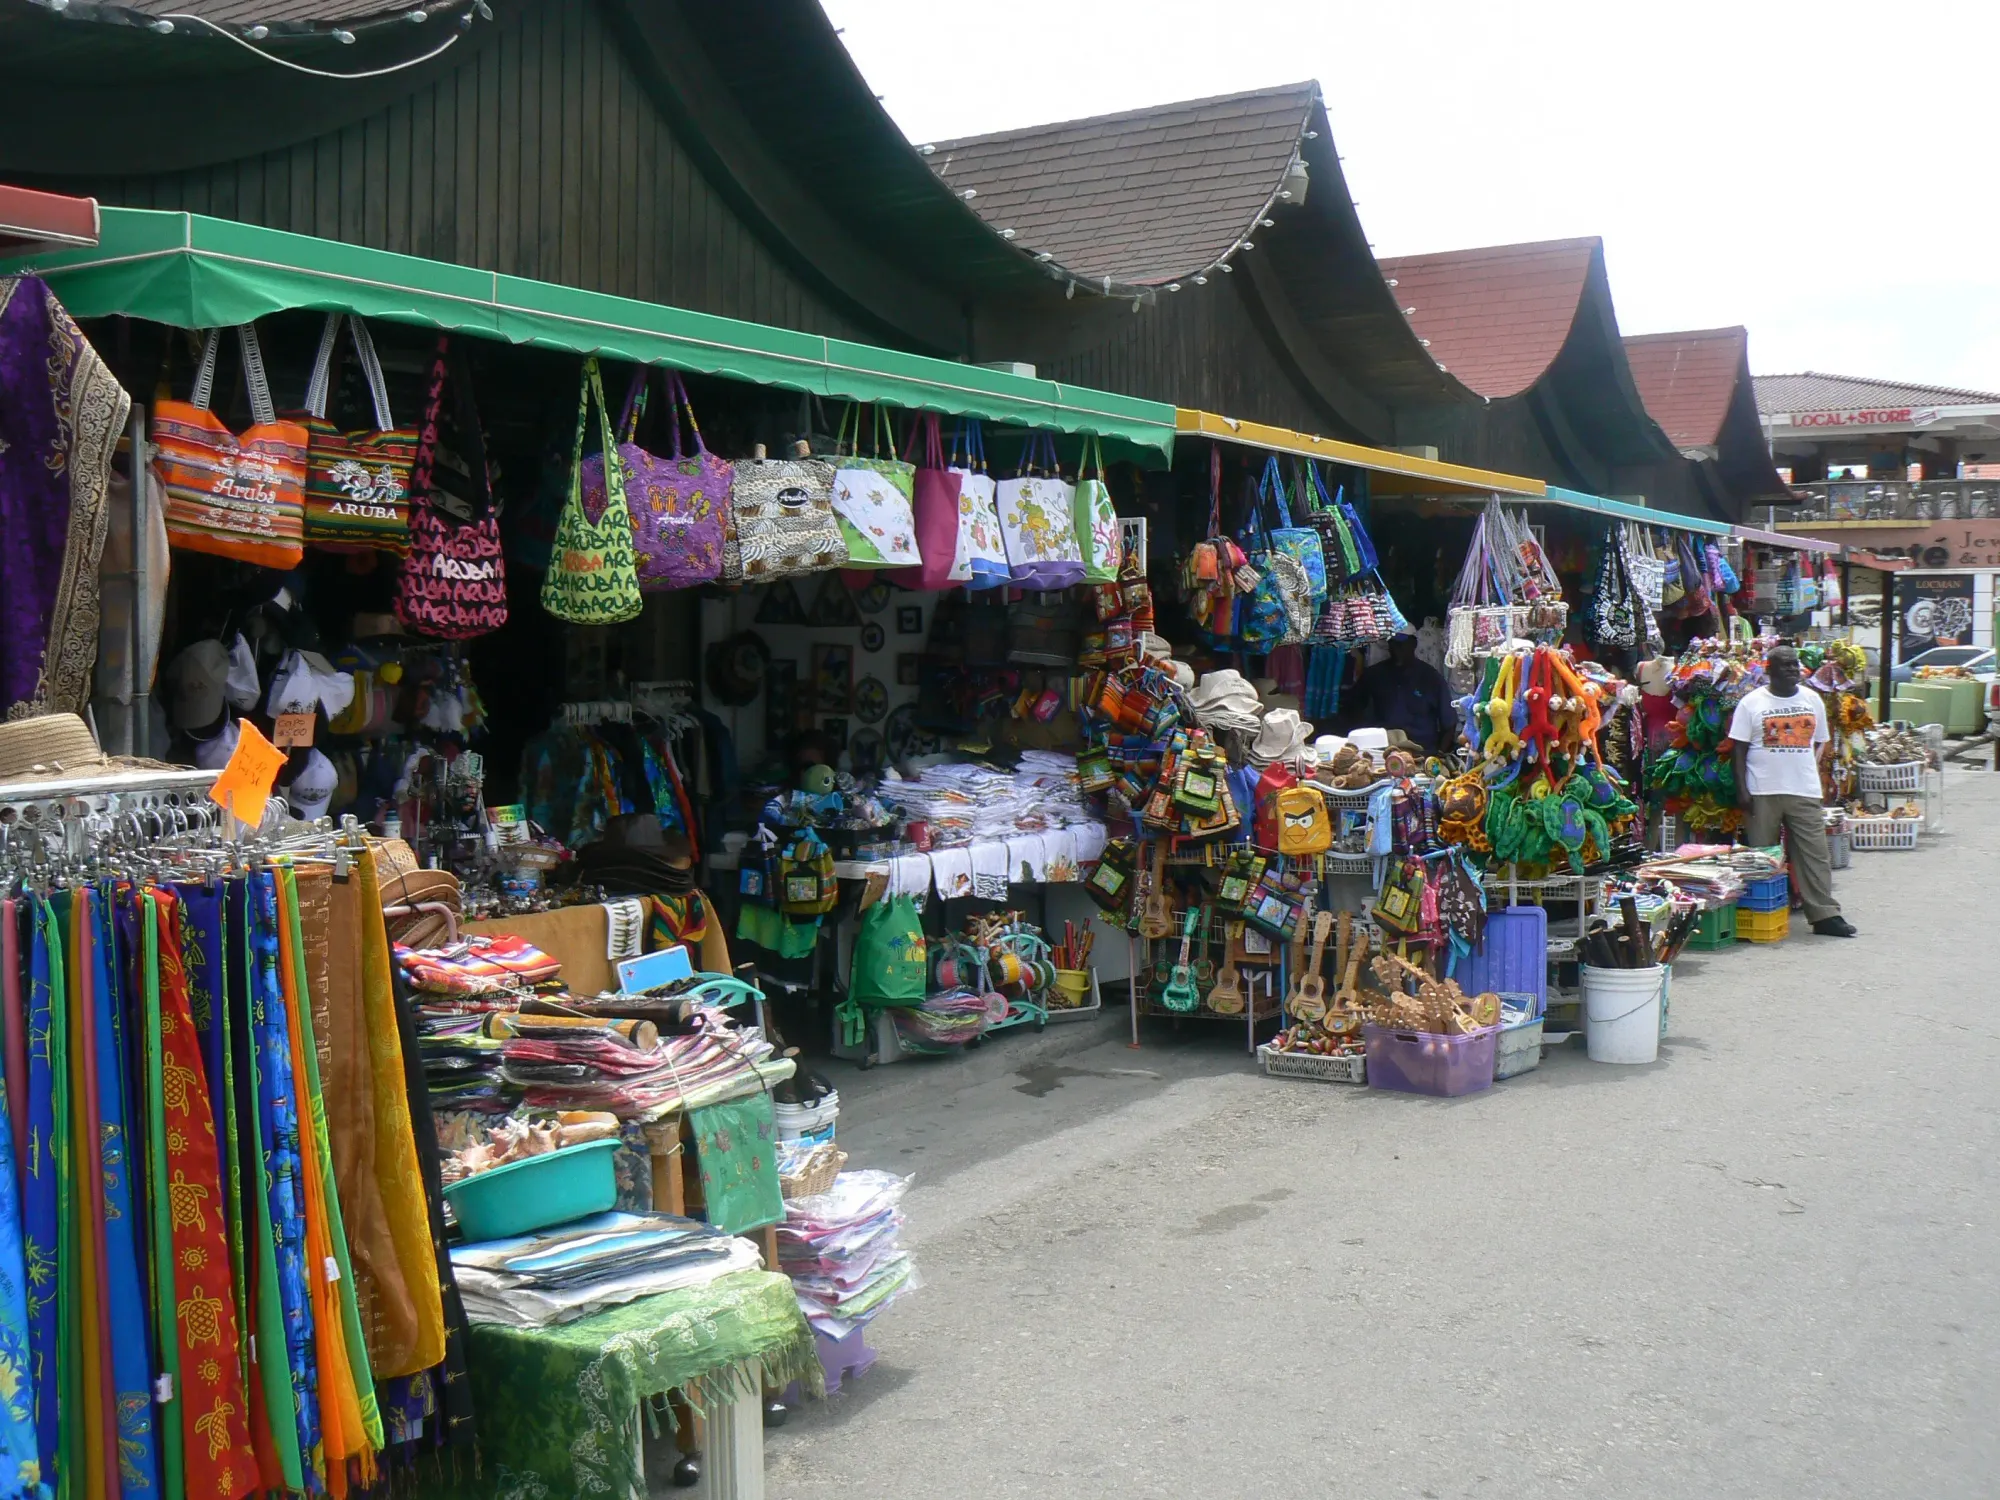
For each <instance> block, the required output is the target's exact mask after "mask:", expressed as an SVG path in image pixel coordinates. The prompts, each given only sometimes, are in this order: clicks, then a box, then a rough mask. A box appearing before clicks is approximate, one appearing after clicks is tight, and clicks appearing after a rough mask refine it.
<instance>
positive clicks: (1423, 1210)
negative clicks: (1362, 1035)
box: [767, 774, 2000, 1500]
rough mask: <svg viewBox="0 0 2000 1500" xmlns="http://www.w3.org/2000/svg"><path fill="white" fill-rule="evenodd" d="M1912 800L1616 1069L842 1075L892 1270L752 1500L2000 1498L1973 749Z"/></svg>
mask: <svg viewBox="0 0 2000 1500" xmlns="http://www.w3.org/2000/svg"><path fill="white" fill-rule="evenodd" d="M1951 795H1952V803H1951V808H1950V819H1951V828H1950V830H1949V831H1948V832H1946V833H1945V834H1944V835H1942V836H1940V837H1938V838H1935V839H1927V840H1926V841H1925V844H1924V847H1923V850H1922V851H1921V852H1920V853H1917V854H1911V855H1888V854H1878V855H1861V856H1858V857H1857V859H1856V862H1855V867H1854V869H1853V870H1851V871H1849V872H1846V873H1844V874H1842V875H1841V876H1840V877H1839V881H1840V894H1841V897H1842V899H1843V901H1844V902H1845V903H1846V905H1847V910H1848V913H1849V915H1850V916H1851V917H1852V918H1853V919H1854V921H1855V922H1856V923H1857V924H1858V925H1859V926H1860V927H1861V929H1862V936H1861V938H1860V939H1859V940H1857V941H1853V942H1839V941H1835V940H1831V939H1823V938H1815V937H1813V936H1811V935H1810V934H1809V933H1807V932H1805V930H1804V929H1803V927H1802V926H1800V925H1796V924H1795V926H1794V934H1795V935H1794V936H1793V937H1792V938H1791V939H1790V940H1789V941H1787V942H1785V943H1783V944H1780V945H1774V946H1769V947H1744V946H1739V947H1737V948H1735V949H1732V950H1729V951H1726V952H1724V953H1720V954H1715V955H1710V956H1707V957H1700V956H1691V957H1690V958H1689V959H1687V960H1686V961H1684V962H1683V964H1682V965H1681V966H1680V967H1679V968H1678V969H1677V972H1676V976H1675V982H1674V988H1673V1010H1672V1029H1671V1034H1670V1039H1669V1041H1668V1043H1667V1044H1666V1045H1665V1046H1664V1047H1663V1049H1662V1053H1661V1059H1660V1061H1659V1062H1658V1063H1656V1064H1654V1065H1652V1066H1650V1067H1644V1068H1609V1067H1602V1066H1596V1065H1593V1064H1591V1063H1590V1062H1588V1061H1587V1060H1586V1059H1585V1058H1584V1057H1583V1055H1582V1052H1581V1046H1580V1044H1578V1046H1577V1049H1576V1050H1575V1051H1574V1052H1571V1053H1566V1054H1563V1055H1552V1056H1551V1057H1550V1058H1549V1059H1548V1061H1547V1062H1546V1063H1545V1064H1544V1066H1543V1067H1542V1069H1541V1070H1540V1071H1539V1073H1536V1074H1532V1075H1529V1076H1528V1077H1526V1078H1523V1079H1520V1080H1517V1081H1514V1082H1510V1083H1507V1084H1503V1085H1500V1086H1498V1087H1496V1088H1495V1089H1494V1090H1493V1091H1491V1092H1490V1093H1487V1094H1484V1095H1476V1096H1473V1097H1471V1098H1469V1099H1464V1100H1458V1101H1438V1100H1422V1099H1414V1098H1406V1097H1400V1096H1396V1095H1389V1094H1377V1093H1373V1092H1369V1091H1365V1090H1348V1089H1336V1088H1332V1087H1327V1086H1319V1085H1312V1084H1305V1083H1293V1082H1289V1081H1281V1080H1265V1079H1263V1078H1260V1077H1258V1076H1257V1075H1256V1074H1255V1073H1254V1072H1252V1071H1250V1069H1249V1068H1248V1067H1246V1066H1245V1064H1244V1062H1243V1060H1242V1059H1241V1058H1240V1056H1239V1055H1236V1054H1233V1053H1232V1052H1230V1051H1229V1050H1228V1048H1227V1046H1226V1044H1225V1043H1224V1042H1223V1041H1222V1039H1221V1038H1220V1037H1219V1036H1215V1037H1210V1038H1207V1039H1203V1040H1198V1041H1195V1042H1193V1043H1182V1044H1180V1045H1173V1044H1168V1045H1162V1046H1148V1047H1147V1048H1146V1049H1144V1050H1141V1051H1137V1052H1134V1051H1131V1050H1129V1049H1127V1048H1126V1047H1124V1046H1122V1045H1119V1044H1118V1043H1116V1042H1108V1043H1105V1044H1101V1045H1097V1046H1094V1047H1091V1048H1090V1049H1089V1050H1087V1051H1083V1052H1080V1053H1077V1054H1075V1055H1073V1056H1070V1057H1067V1058H1064V1059H1062V1060H1060V1061H1058V1062H1043V1063H1040V1064H1033V1065H1030V1066H1029V1067H1027V1068H1026V1069H1024V1070H1012V1071H1010V1070H1009V1068H1008V1067H1007V1062H1006V1057H1005V1052H1004V1048H1005V1047H1006V1046H1007V1045H1008V1041H1009V1039H1008V1038H1005V1037H1000V1038H995V1039H994V1040H993V1042H992V1043H991V1044H990V1045H989V1046H988V1047H987V1048H985V1049H982V1052H983V1055H980V1056H976V1057H974V1058H972V1059H969V1060H968V1061H969V1062H970V1063H971V1064H972V1066H970V1067H966V1066H964V1065H961V1064H956V1063H943V1064H921V1065H909V1066H904V1067H898V1068H895V1069H889V1070H879V1071H878V1073H877V1074H876V1075H874V1076H875V1079H876V1080H878V1081H879V1082H878V1085H877V1090H876V1091H875V1092H874V1093H873V1095H872V1097H868V1098H863V1097H854V1098H852V1099H850V1100H849V1102H848V1104H847V1112H846V1113H845V1114H844V1115H843V1118H842V1121H841V1137H842V1142H843V1144H845V1145H846V1146H847V1147H848V1149H849V1150H850V1151H851V1152H853V1153H855V1155H856V1157H857V1160H861V1159H866V1160H869V1161H872V1162H873V1163H875V1164H879V1165H888V1166H894V1167H896V1168H897V1169H898V1170H908V1171H911V1172H914V1173H915V1174H916V1184H915V1186H914V1187H913V1188H912V1191H911V1194H910V1198H909V1204H908V1207H909V1212H910V1218H911V1229H910V1239H911V1242H912V1243H913V1245H914V1246H915V1247H916V1249H917V1251H918V1252H919V1256H920V1263H921V1266H922V1272H923V1276H924V1279H925V1282H926V1285H925V1287H924V1289H923V1290H922V1291H921V1292H920V1293H918V1294H916V1295H914V1296H912V1297H910V1298H909V1299H907V1300H906V1301H905V1302H904V1303H903V1304H902V1305H900V1306H899V1307H897V1308H895V1309H894V1310H892V1311H891V1312H890V1313H888V1314H886V1315H884V1317H883V1318H882V1319H881V1320H880V1322H879V1323H878V1324H877V1325H876V1327H875V1330H874V1334H873V1342H874V1343H875V1344H876V1345H877V1346H878V1347H879V1349H880V1350H881V1359H880V1362H879V1363H878V1364H877V1366H876V1368H875V1369H874V1371H873V1372H872V1373H870V1374H869V1375H868V1376H867V1377H865V1379H864V1380H862V1381H860V1382H857V1383H856V1384H855V1385H853V1386H851V1387H850V1388H849V1390H848V1391H847V1392H843V1393H842V1394H841V1395H840V1396H839V1397H837V1398H835V1399H834V1400H832V1401H830V1402H828V1403H826V1404H825V1405H824V1406H819V1407H814V1408H809V1409H807V1410H806V1411H803V1412H801V1413H799V1414H797V1415H795V1416H794V1418H793V1420H792V1422H791V1424H790V1425H789V1426H788V1427H787V1428H785V1429H784V1430H783V1431H781V1432H778V1433H775V1434H773V1436H772V1437H771V1439H770V1441H769V1443H768V1446H767V1452H768V1458H769V1476H770V1477H769V1488H770V1493H771V1494H772V1496H773V1497H775V1500H794V1497H797V1500H849V1497H853V1500H864V1497H865V1500H919V1497H923V1500H929V1497H935V1496H943V1495H966V1496H976V1497H987V1496H1006V1495H1031V1496H1037V1497H1066V1496H1079V1497H1091V1500H1122V1497H1128V1496H1129V1497H1140V1496H1145V1497H1155V1496H1158V1497H1180V1496H1202V1497H1232V1496H1291V1495H1300V1496H1305V1495H1314V1496H1317V1495H1326V1494H1338V1495H1342V1496H1348V1497H1378V1496H1379V1497H1385V1500H1386V1497H1398V1500H1401V1497H1434V1500H1453V1497H1460V1496H1478V1497H1509V1500H1511V1497H1522V1496H1568V1495H1575V1496H1589V1497H1592V1500H1607V1497H1610V1500H1622V1497H1633V1500H1679V1497H1688V1500H1697V1497H1698V1500H1724V1497H1743V1500H1779V1497H1786V1500H1789V1497H1799V1500H1835V1497H1848V1496H1852V1497H1856V1500H1863V1497H1865V1500H1900V1497H1923V1500H1952V1497H1959V1496H1964V1497H1975V1496H1977V1497H1990V1496H1993V1495H1996V1494H2000V1420H1996V1419H2000V1339H1996V1337H1995V1327H1996V1321H2000V1253H1996V1252H2000V1233H1996V1230H2000V1208H1996V1192H1995V1189H1996V1187H2000V1168H1996V1165H1995V1162H1996V1152H2000V1128H1996V1104H1995V1097H1996V1089H1995V1085H1996V1083H2000V1013H1996V1008H1995V1007H1996V998H2000V992H1996V985H1995V983H1994V978H1993V970H1992V968H1991V967H1990V962H1991V959H1990V956H1991V955H1992V954H1994V953H1995V951H1996V948H1995V938H1994V935H1993V934H1994V913H1995V905H1996V893H2000V776H1994V775H1990V774H1988V775H1983V776H1975V775H1959V776H1954V778H1953V780H1952V783H1951ZM1982 960H1986V962H1984V963H1983V962H1982ZM996 1059H998V1061H997V1062H996ZM890 1075H899V1076H898V1077H896V1078H895V1079H894V1080H893V1081H887V1080H889V1079H890ZM857 1092H858V1091H857Z"/></svg>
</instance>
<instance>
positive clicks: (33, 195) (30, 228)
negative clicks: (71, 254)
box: [0, 183, 98, 250]
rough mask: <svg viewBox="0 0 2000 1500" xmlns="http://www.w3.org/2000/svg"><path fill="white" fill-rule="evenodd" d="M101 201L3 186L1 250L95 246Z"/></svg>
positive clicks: (0, 199)
mask: <svg viewBox="0 0 2000 1500" xmlns="http://www.w3.org/2000/svg"><path fill="white" fill-rule="evenodd" d="M97 234H98V226H97V200H96V199H95V198H69V197H65V196H63V195H62V194H61V193H39V192H36V191H35V190H34V189H33V188H24V187H9V186H8V185H7V184H5V183H0V250H11V249H13V248H15V247H17V246H22V245H94V244H96V243H97Z"/></svg>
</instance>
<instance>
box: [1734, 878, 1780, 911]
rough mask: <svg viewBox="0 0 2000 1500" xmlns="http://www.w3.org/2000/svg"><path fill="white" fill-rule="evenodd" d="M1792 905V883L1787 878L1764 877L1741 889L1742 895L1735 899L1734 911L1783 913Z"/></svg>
mask: <svg viewBox="0 0 2000 1500" xmlns="http://www.w3.org/2000/svg"><path fill="white" fill-rule="evenodd" d="M1791 904H1792V882H1791V879H1790V877H1789V876H1786V875H1783V874H1778V875H1766V876H1764V877H1762V878H1761V879H1758V880H1753V881H1751V882H1749V883H1748V884H1747V885H1745V886H1744V887H1743V894H1742V895H1740V896H1738V897H1737V898H1736V910H1737V911H1738V912H1739V913H1741V912H1746V911H1756V912H1762V911H1783V910H1785V909H1786V908H1787V907H1789V906H1790V905H1791Z"/></svg>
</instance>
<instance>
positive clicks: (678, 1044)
mask: <svg viewBox="0 0 2000 1500" xmlns="http://www.w3.org/2000/svg"><path fill="white" fill-rule="evenodd" d="M523 1019H524V1020H531V1019H532V1018H523ZM625 1024H629V1023H625ZM620 1025H621V1023H618V1022H615V1021H609V1020H607V1021H606V1022H605V1024H604V1025H602V1026H568V1027H563V1028H561V1029H560V1030H558V1029H556V1028H549V1029H547V1030H541V1031H537V1032H535V1033H534V1034H530V1035H516V1036H514V1037H512V1038H510V1039H509V1040H508V1041H507V1043H506V1044H505V1046H504V1048H503V1049H502V1051H501V1054H500V1058H501V1066H500V1076H501V1078H502V1079H503V1080H504V1081H505V1082H506V1083H508V1084H510V1085H512V1086H513V1087H515V1088H517V1089H519V1090H521V1092H522V1098H523V1100H524V1102H525V1103H526V1104H527V1105H528V1106H529V1107H530V1108H533V1109H557V1110H608V1111H610V1112H611V1113H612V1114H615V1115H617V1116H618V1117H619V1118H620V1119H633V1118H639V1117H651V1116H657V1115H659V1114H660V1113H662V1112H664V1111H665V1110H667V1109H668V1108H672V1107H681V1106H685V1105H687V1104H689V1103H692V1102H700V1101H701V1096H702V1095H704V1094H713V1093H714V1091H715V1090H717V1089H718V1088H727V1087H728V1086H730V1085H732V1084H735V1083H738V1082H740V1081H742V1080H743V1079H744V1078H745V1077H746V1076H747V1075H748V1074H749V1073H751V1072H752V1071H754V1069H755V1066H756V1064H758V1063H760V1062H762V1061H764V1059H766V1058H767V1057H769V1056H770V1055H771V1052H772V1048H771V1044H770V1043H769V1042H768V1041H766V1040H765V1039H764V1038H763V1037H762V1036H761V1035H760V1034H759V1033H758V1032H757V1031H756V1030H754V1029H751V1030H746V1031H736V1030H733V1029H730V1028H729V1027H728V1025H727V1023H726V1022H725V1021H722V1020H720V1019H719V1018H715V1019H713V1020H712V1021H711V1023H710V1024H709V1025H705V1026H704V1028H703V1029H702V1030H700V1031H696V1032H692V1033H689V1034H687V1035H680V1036H659V1037H656V1038H654V1039H653V1040H652V1042H651V1044H650V1045H646V1046H641V1045H639V1044H638V1043H637V1041H636V1040H635V1039H634V1037H632V1036H631V1035H628V1034H627V1033H626V1032H625V1031H623V1030H621V1029H620Z"/></svg>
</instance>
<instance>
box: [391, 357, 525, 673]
mask: <svg viewBox="0 0 2000 1500" xmlns="http://www.w3.org/2000/svg"><path fill="white" fill-rule="evenodd" d="M447 379H449V380H450V383H451V387H452V396H453V399H454V403H455V407H456V415H457V421H456V424H455V436H456V437H457V439H458V443H459V446H460V447H461V448H463V449H464V450H465V453H464V459H463V462H464V464H465V469H466V474H465V479H466V488H467V489H468V490H469V491H470V496H469V498H466V499H461V498H460V497H458V496H456V495H452V494H450V493H449V492H448V491H447V490H445V489H444V487H443V485H442V484H441V482H440V476H439V472H438V467H437V460H438V440H439V434H440V422H441V419H442V415H443V405H444V388H445V383H446V380H447ZM454 477H456V476H454ZM447 506H449V507H450V509H451V510H452V511H463V512H465V513H466V518H465V519H460V517H459V516H458V515H455V514H447V513H446V507H447ZM396 618H397V619H398V620H401V621H402V622H403V623H404V624H405V625H407V626H409V627H410V629H411V630H413V631H415V632H416V633H417V634H418V635H427V636H430V637H432V638H434V639H436V640H444V641H465V640H471V639H472V638H473V637H474V636H480V635H485V634H486V633H487V632H488V631H493V630H498V629H499V628H500V627H501V626H502V625H504V624H506V623H507V564H506V561H505V559H504V558H503V557H502V555H501V550H500V521H499V518H498V517H497V516H496V515H495V514H494V511H493V499H492V491H491V488H490V481H489V475H488V470H487V465H486V440H485V437H484V434H483V432H482V429H481V428H480V425H479V411H478V408H477V406H476V405H475V404H474V401H473V396H472V382H471V380H470V379H469V378H468V376H467V374H466V372H465V370H464V368H463V367H462V365H461V364H460V363H459V361H458V359H457V357H456V356H455V355H454V354H453V353H452V352H451V335H449V334H444V333H441V334H439V335H438V341H437V348H436V350H435V351H434V352H433V354H432V357H431V385H430V395H429V398H428V399H427V400H426V402H425V405H424V425H423V427H422V428H421V429H420V430H419V435H418V438H417V458H416V462H415V464H414V465H413V466H412V467H411V470H410V552H409V555H408V556H407V557H405V558H404V559H403V571H402V573H401V574H400V575H399V576H398V578H397V580H396Z"/></svg>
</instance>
